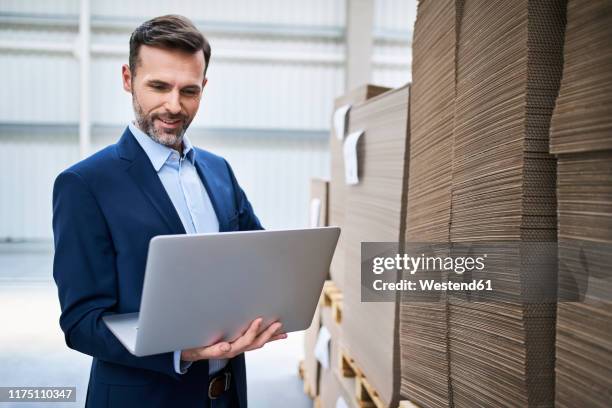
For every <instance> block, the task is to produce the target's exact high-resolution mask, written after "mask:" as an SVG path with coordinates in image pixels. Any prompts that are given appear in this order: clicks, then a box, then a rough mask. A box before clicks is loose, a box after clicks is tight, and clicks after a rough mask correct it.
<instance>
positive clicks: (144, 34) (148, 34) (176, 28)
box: [129, 14, 211, 76]
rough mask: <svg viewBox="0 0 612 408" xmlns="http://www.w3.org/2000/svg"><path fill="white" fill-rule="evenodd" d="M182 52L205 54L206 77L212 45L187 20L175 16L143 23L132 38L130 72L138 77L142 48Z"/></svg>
mask: <svg viewBox="0 0 612 408" xmlns="http://www.w3.org/2000/svg"><path fill="white" fill-rule="evenodd" d="M142 45H150V46H152V47H159V48H166V49H175V50H181V51H185V52H188V53H196V52H198V51H202V52H203V53H204V61H205V62H206V64H205V65H204V76H206V71H207V70H208V62H209V61H210V52H211V50H210V44H209V43H208V41H207V40H206V38H204V36H203V35H202V33H201V32H200V31H199V30H198V29H197V28H196V26H194V25H193V23H192V22H191V21H190V20H189V19H188V18H187V17H183V16H179V15H175V14H169V15H166V16H160V17H155V18H153V19H151V20H149V21H145V22H144V23H142V24H141V25H140V26H139V27H138V28H136V30H134V32H133V33H132V36H131V37H130V59H129V64H130V71H131V72H132V76H135V75H136V67H137V66H138V63H139V59H138V54H139V52H140V46H142Z"/></svg>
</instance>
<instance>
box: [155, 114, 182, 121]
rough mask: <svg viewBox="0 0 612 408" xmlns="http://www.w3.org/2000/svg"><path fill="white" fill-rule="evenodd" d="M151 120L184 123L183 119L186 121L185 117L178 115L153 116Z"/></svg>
mask: <svg viewBox="0 0 612 408" xmlns="http://www.w3.org/2000/svg"><path fill="white" fill-rule="evenodd" d="M151 119H161V120H166V121H174V120H182V121H185V119H187V116H185V115H183V114H178V115H170V114H154V115H152V116H151Z"/></svg>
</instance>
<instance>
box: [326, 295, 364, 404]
mask: <svg viewBox="0 0 612 408" xmlns="http://www.w3.org/2000/svg"><path fill="white" fill-rule="evenodd" d="M321 324H322V325H323V327H325V328H326V329H327V330H329V333H330V339H329V343H328V350H329V353H328V356H329V361H328V363H329V365H328V367H327V368H325V367H322V368H321V382H320V386H319V389H320V391H321V394H320V401H321V407H323V408H327V407H335V406H336V403H337V402H338V400H339V399H341V400H342V401H344V402H345V403H346V404H347V405H348V406H350V407H353V406H355V403H354V402H355V397H354V391H353V388H354V387H353V386H352V384H351V382H350V380H349V379H347V378H344V377H343V376H342V373H340V363H339V362H340V341H341V336H342V334H341V330H340V326H339V325H338V323H337V322H336V321H335V319H334V317H333V313H332V308H331V307H323V308H321Z"/></svg>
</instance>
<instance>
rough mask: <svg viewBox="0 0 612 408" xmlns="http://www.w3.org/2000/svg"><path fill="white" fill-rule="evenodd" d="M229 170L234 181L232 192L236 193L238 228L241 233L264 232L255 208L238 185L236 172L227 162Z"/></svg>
mask: <svg viewBox="0 0 612 408" xmlns="http://www.w3.org/2000/svg"><path fill="white" fill-rule="evenodd" d="M225 164H226V165H227V169H228V171H229V174H230V178H231V181H232V190H233V191H234V199H235V202H236V208H237V209H238V226H239V230H240V231H252V230H262V229H264V227H262V226H261V223H260V222H259V219H258V218H257V216H256V215H255V212H254V211H253V207H252V206H251V203H250V202H249V200H248V199H247V196H246V194H245V193H244V191H243V190H242V188H241V187H240V185H238V181H237V180H236V176H235V175H234V171H233V170H232V167H231V166H230V165H229V163H228V162H227V161H226V162H225Z"/></svg>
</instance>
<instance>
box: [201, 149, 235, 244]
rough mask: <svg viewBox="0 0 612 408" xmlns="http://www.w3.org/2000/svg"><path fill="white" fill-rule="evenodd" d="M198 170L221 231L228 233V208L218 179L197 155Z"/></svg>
mask: <svg viewBox="0 0 612 408" xmlns="http://www.w3.org/2000/svg"><path fill="white" fill-rule="evenodd" d="M195 165H196V169H197V171H198V174H199V176H200V179H201V180H202V183H203V184H204V188H205V189H206V192H207V193H208V197H210V202H211V203H212V205H213V208H214V209H215V213H216V214H217V219H218V220H219V231H220V232H223V231H227V230H228V229H229V222H228V221H229V220H228V215H227V211H226V208H227V206H226V205H224V203H223V197H222V196H221V194H220V193H221V191H222V190H221V188H222V187H221V186H220V185H219V183H218V181H217V179H216V178H215V177H214V176H213V175H212V173H211V172H210V171H209V170H208V166H207V165H206V163H205V162H204V160H202V159H201V158H199V157H198V155H196V159H195Z"/></svg>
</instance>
